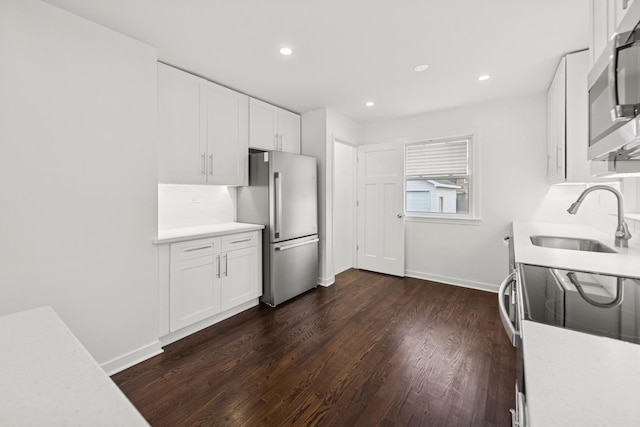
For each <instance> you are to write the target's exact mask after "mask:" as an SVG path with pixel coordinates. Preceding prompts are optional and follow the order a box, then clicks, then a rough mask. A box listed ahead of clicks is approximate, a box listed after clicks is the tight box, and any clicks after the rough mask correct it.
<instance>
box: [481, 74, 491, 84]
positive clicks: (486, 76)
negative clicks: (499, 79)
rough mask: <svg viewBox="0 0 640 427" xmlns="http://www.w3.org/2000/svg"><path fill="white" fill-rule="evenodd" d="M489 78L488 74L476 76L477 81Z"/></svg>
mask: <svg viewBox="0 0 640 427" xmlns="http://www.w3.org/2000/svg"><path fill="white" fill-rule="evenodd" d="M490 78H491V76H490V75H489V74H483V75H481V76H478V81H481V82H483V81H485V80H489V79H490Z"/></svg>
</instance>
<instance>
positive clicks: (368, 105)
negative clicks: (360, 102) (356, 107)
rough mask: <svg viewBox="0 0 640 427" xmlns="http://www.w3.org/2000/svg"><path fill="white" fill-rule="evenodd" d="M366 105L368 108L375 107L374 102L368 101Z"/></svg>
mask: <svg viewBox="0 0 640 427" xmlns="http://www.w3.org/2000/svg"><path fill="white" fill-rule="evenodd" d="M364 105H366V106H367V107H373V106H374V105H375V104H374V103H373V101H367V102H366V103H365V104H364Z"/></svg>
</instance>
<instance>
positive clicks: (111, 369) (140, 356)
mask: <svg viewBox="0 0 640 427" xmlns="http://www.w3.org/2000/svg"><path fill="white" fill-rule="evenodd" d="M162 351H163V350H162V347H161V346H160V341H154V342H152V343H151V344H147V345H145V346H143V347H140V348H139V349H137V350H133V351H131V352H129V353H127V354H125V355H123V356H119V357H116V358H115V359H112V360H110V361H108V362H105V363H103V364H102V365H101V366H102V369H104V371H105V372H106V373H107V375H109V376H111V375H113V374H117V373H118V372H120V371H124V370H125V369H127V368H130V367H132V366H133V365H136V364H138V363H140V362H144V361H145V360H147V359H150V358H152V357H153V356H156V355H158V354H160V353H162Z"/></svg>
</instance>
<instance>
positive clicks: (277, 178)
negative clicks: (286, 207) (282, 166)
mask: <svg viewBox="0 0 640 427" xmlns="http://www.w3.org/2000/svg"><path fill="white" fill-rule="evenodd" d="M273 181H274V184H275V185H274V190H275V205H276V206H275V218H274V222H275V230H274V231H275V238H276V239H277V238H279V237H280V222H281V221H282V174H281V173H280V172H275V173H274V174H273Z"/></svg>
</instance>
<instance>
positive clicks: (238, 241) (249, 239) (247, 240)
mask: <svg viewBox="0 0 640 427" xmlns="http://www.w3.org/2000/svg"><path fill="white" fill-rule="evenodd" d="M250 241H251V238H248V239H242V240H234V241H233V242H231V244H232V245H233V244H236V243H244V242H250Z"/></svg>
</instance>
